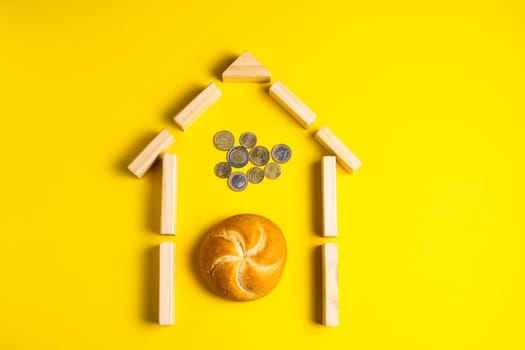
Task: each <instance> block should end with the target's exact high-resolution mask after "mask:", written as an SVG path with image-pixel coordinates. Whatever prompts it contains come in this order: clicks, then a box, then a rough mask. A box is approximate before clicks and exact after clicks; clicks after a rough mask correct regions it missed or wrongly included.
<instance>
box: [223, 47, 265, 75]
mask: <svg viewBox="0 0 525 350" xmlns="http://www.w3.org/2000/svg"><path fill="white" fill-rule="evenodd" d="M270 79H271V74H270V72H269V71H268V70H267V69H266V68H264V66H263V65H262V64H260V63H259V61H257V60H256V59H255V57H253V56H252V55H251V54H250V53H249V52H248V51H245V52H244V53H243V54H242V55H241V56H239V58H237V59H236V60H235V61H234V62H233V63H232V64H231V65H230V66H229V67H228V68H226V70H225V71H224V72H223V73H222V81H223V82H225V83H269V82H270Z"/></svg>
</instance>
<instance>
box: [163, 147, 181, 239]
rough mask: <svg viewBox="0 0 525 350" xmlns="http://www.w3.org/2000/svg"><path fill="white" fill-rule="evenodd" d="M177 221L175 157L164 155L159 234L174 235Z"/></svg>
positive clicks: (168, 154)
mask: <svg viewBox="0 0 525 350" xmlns="http://www.w3.org/2000/svg"><path fill="white" fill-rule="evenodd" d="M176 219H177V155H176V154H170V153H164V155H163V157H162V205H161V215H160V233H162V234H164V235H174V234H175V222H176Z"/></svg>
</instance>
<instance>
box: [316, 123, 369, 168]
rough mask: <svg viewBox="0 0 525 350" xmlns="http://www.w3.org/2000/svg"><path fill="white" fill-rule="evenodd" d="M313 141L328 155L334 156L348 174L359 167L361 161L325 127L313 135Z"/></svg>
mask: <svg viewBox="0 0 525 350" xmlns="http://www.w3.org/2000/svg"><path fill="white" fill-rule="evenodd" d="M315 139H316V140H317V141H318V142H319V143H320V144H321V145H323V147H324V148H326V149H327V150H328V151H329V152H330V153H332V154H335V156H336V157H337V161H338V162H339V164H340V165H341V166H342V167H343V168H344V169H345V170H346V171H348V172H349V173H352V172H354V171H356V170H357V169H358V168H359V167H360V166H361V161H360V160H359V159H357V157H356V156H355V155H354V154H353V153H352V152H351V151H350V150H349V149H348V147H346V146H345V144H344V143H343V142H342V141H341V140H340V139H339V138H337V136H335V134H334V133H333V132H332V131H331V130H330V129H328V128H327V127H326V126H323V127H322V128H321V129H320V130H319V131H318V132H317V133H316V134H315Z"/></svg>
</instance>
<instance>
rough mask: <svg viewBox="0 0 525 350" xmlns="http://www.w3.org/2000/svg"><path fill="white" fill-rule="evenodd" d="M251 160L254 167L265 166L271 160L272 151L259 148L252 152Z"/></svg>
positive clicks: (262, 147)
mask: <svg viewBox="0 0 525 350" xmlns="http://www.w3.org/2000/svg"><path fill="white" fill-rule="evenodd" d="M250 160H251V162H252V163H253V164H254V165H257V166H263V165H265V164H266V163H268V161H269V160H270V151H268V148H266V147H264V146H257V147H255V148H254V149H252V151H251V152H250Z"/></svg>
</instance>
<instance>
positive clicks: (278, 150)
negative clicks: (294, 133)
mask: <svg viewBox="0 0 525 350" xmlns="http://www.w3.org/2000/svg"><path fill="white" fill-rule="evenodd" d="M291 157H292V150H291V149H290V147H288V146H287V145H283V144H278V145H275V146H273V148H272V158H273V160H275V161H276V162H277V163H286V162H287V161H289V160H290V158H291Z"/></svg>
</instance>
